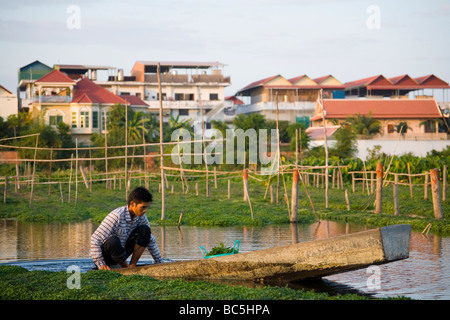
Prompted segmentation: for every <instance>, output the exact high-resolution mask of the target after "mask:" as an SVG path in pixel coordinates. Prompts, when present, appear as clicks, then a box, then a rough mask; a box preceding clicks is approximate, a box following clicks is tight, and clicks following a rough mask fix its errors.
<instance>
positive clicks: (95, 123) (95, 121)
mask: <svg viewBox="0 0 450 320" xmlns="http://www.w3.org/2000/svg"><path fill="white" fill-rule="evenodd" d="M92 128H94V129H98V111H92Z"/></svg>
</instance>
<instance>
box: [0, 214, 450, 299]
mask: <svg viewBox="0 0 450 320" xmlns="http://www.w3.org/2000/svg"><path fill="white" fill-rule="evenodd" d="M96 227H97V224H95V223H93V222H91V221H84V222H80V223H69V224H66V223H50V224H32V223H19V222H17V221H15V220H6V219H3V220H0V263H12V264H16V265H20V266H23V267H24V268H27V269H29V270H50V271H61V270H66V269H67V267H68V266H70V265H74V264H75V265H77V266H79V267H80V268H81V270H82V271H87V270H91V269H92V268H94V264H93V262H92V260H91V259H90V257H89V245H90V244H89V238H90V235H91V234H92V233H93V232H94V231H95V229H96ZM367 229H369V228H367V227H364V226H358V225H353V224H343V223H338V222H329V221H322V222H321V223H320V224H319V223H313V224H310V225H297V226H295V225H286V226H266V227H226V228H222V227H220V228H219V227H218V228H202V227H189V226H182V227H181V228H180V229H178V228H177V227H159V226H153V227H152V233H153V234H154V236H155V237H156V239H157V242H158V247H159V249H160V251H161V254H162V255H163V257H164V258H166V259H168V260H191V259H202V258H203V257H202V254H201V252H200V249H199V246H204V247H205V248H206V250H207V251H209V250H210V249H211V248H212V247H214V246H216V245H218V244H219V243H221V242H223V243H224V244H225V245H226V246H229V247H231V246H233V244H234V241H235V240H239V241H240V252H247V251H254V250H259V249H265V248H271V247H276V246H282V245H288V244H292V243H296V242H304V241H310V240H315V239H323V238H329V237H333V236H337V235H341V234H350V233H354V232H358V231H363V230H367ZM151 261H152V258H151V256H150V255H149V254H148V252H146V253H145V254H144V255H143V257H142V258H141V262H142V263H150V262H151ZM377 267H378V268H379V269H377V270H376V273H374V271H373V270H372V272H371V273H368V272H367V271H368V269H366V268H365V269H360V270H355V271H351V272H346V273H341V274H336V275H332V276H328V277H325V278H323V279H322V280H321V281H306V282H301V283H295V284H291V285H290V286H291V287H293V288H306V289H314V290H316V291H323V292H329V293H358V294H365V295H370V296H373V297H383V298H386V297H395V296H399V295H402V296H406V297H410V298H413V299H427V300H428V299H430V300H432V299H433V300H434V299H445V300H446V299H450V238H449V237H439V236H436V235H432V234H430V235H428V236H423V235H422V234H421V233H416V232H413V233H412V236H411V246H410V257H409V258H408V259H406V260H401V261H396V262H392V263H389V264H384V265H380V266H377ZM373 277H376V279H379V283H378V282H373V281H371V279H373ZM368 280H369V282H368ZM374 284H375V286H374Z"/></svg>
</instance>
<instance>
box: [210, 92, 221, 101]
mask: <svg viewBox="0 0 450 320" xmlns="http://www.w3.org/2000/svg"><path fill="white" fill-rule="evenodd" d="M209 100H219V94H218V93H210V94H209Z"/></svg>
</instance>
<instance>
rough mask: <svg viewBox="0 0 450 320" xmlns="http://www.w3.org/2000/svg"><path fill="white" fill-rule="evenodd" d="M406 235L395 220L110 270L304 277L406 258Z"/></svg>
mask: <svg viewBox="0 0 450 320" xmlns="http://www.w3.org/2000/svg"><path fill="white" fill-rule="evenodd" d="M410 237H411V226H410V225H407V224H399V225H392V226H387V227H383V228H377V229H372V230H368V231H362V232H357V233H353V234H349V235H342V236H337V237H332V238H328V239H320V240H314V241H308V242H301V243H296V244H292V245H287V246H281V247H275V248H270V249H263V250H256V251H251V252H244V253H238V254H233V255H225V256H219V257H214V258H209V259H200V260H188V261H177V262H171V263H162V264H155V265H146V266H138V267H135V268H123V269H115V270H114V271H116V272H119V273H122V274H124V275H133V274H134V275H146V276H151V277H154V278H157V279H161V278H165V279H167V278H184V279H192V280H233V281H248V280H252V281H261V280H262V281H265V282H267V281H268V282H270V281H272V280H273V281H295V280H304V279H310V278H320V277H323V276H327V275H331V274H334V273H339V272H344V271H350V270H355V269H360V268H365V267H367V266H370V265H375V264H384V263H389V262H392V261H396V260H400V259H406V258H408V256H409V241H410Z"/></svg>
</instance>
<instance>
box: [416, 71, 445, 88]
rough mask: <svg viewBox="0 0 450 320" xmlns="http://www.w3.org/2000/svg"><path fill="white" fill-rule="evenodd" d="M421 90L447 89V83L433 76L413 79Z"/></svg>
mask: <svg viewBox="0 0 450 320" xmlns="http://www.w3.org/2000/svg"><path fill="white" fill-rule="evenodd" d="M414 80H415V81H417V83H419V84H420V86H421V87H422V88H449V85H448V83H447V82H445V81H443V80H441V79H439V78H438V77H436V76H435V75H434V74H430V75H428V76H423V77H418V78H415V79H414Z"/></svg>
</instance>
